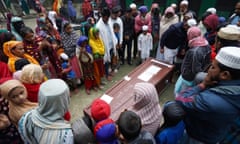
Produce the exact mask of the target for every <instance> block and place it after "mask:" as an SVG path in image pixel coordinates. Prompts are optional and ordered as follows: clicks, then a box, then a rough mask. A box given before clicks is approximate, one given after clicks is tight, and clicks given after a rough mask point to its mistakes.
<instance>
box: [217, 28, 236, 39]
mask: <svg viewBox="0 0 240 144" xmlns="http://www.w3.org/2000/svg"><path fill="white" fill-rule="evenodd" d="M217 36H218V37H220V38H222V39H225V40H240V28H239V27H238V26H236V25H227V26H226V27H222V28H221V29H220V30H219V32H218V33H217Z"/></svg>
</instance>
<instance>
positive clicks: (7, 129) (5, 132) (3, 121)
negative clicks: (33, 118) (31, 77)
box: [0, 69, 22, 144]
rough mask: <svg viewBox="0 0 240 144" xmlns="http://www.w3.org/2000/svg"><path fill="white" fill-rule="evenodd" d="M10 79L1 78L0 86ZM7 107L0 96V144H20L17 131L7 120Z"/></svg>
mask: <svg viewBox="0 0 240 144" xmlns="http://www.w3.org/2000/svg"><path fill="white" fill-rule="evenodd" d="M1 70H2V69H1ZM10 79H11V78H10V77H4V78H2V77H1V79H0V85H1V84H2V83H4V82H6V81H7V80H10ZM8 105H9V104H8V101H7V100H6V99H5V98H4V97H2V96H1V94H0V143H1V144H4V143H8V144H21V143H22V140H21V137H20V135H19V133H18V130H17V128H16V127H15V126H14V125H13V123H11V121H10V119H9V115H8V112H9V106H8Z"/></svg>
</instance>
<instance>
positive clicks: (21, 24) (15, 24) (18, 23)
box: [12, 20, 25, 34]
mask: <svg viewBox="0 0 240 144" xmlns="http://www.w3.org/2000/svg"><path fill="white" fill-rule="evenodd" d="M12 25H13V27H14V29H15V31H16V32H17V33H18V34H20V30H21V28H23V27H25V24H24V22H23V20H20V21H16V22H12Z"/></svg>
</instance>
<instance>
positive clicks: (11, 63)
mask: <svg viewBox="0 0 240 144" xmlns="http://www.w3.org/2000/svg"><path fill="white" fill-rule="evenodd" d="M19 44H23V43H22V42H20V41H8V42H5V43H4V45H3V52H4V54H5V55H6V56H8V68H9V70H10V71H11V72H12V73H13V72H15V71H16V69H15V62H16V61H17V60H18V59H21V58H25V59H27V60H28V61H29V62H30V63H33V64H37V65H39V63H38V61H37V60H35V59H34V58H33V57H31V56H30V55H28V54H26V53H25V54H24V55H23V57H17V56H16V55H14V54H13V53H12V52H11V50H12V49H13V48H14V47H15V46H16V45H19Z"/></svg>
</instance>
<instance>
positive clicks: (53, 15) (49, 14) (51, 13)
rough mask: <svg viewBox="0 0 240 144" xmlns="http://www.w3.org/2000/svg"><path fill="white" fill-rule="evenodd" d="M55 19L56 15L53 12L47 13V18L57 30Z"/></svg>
mask: <svg viewBox="0 0 240 144" xmlns="http://www.w3.org/2000/svg"><path fill="white" fill-rule="evenodd" d="M56 17H57V13H56V12H55V11H49V12H48V18H49V19H50V20H51V22H52V24H53V27H54V28H55V29H56V30H57V29H58V27H57V25H56Z"/></svg>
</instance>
